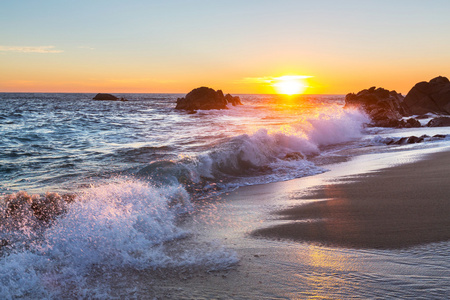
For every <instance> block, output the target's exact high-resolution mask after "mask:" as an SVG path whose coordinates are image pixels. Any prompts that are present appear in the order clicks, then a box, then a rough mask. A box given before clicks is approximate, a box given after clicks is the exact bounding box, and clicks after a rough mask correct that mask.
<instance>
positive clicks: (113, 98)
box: [92, 93, 123, 101]
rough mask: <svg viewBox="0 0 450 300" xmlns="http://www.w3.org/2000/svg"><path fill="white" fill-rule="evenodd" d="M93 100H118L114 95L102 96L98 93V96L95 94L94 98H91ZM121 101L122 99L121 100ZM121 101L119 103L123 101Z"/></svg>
mask: <svg viewBox="0 0 450 300" xmlns="http://www.w3.org/2000/svg"><path fill="white" fill-rule="evenodd" d="M92 99H93V100H113V101H117V100H119V98H117V97H116V96H114V95H111V94H102V93H99V94H97V95H95V97H94V98H92ZM122 99H123V98H122ZM122 99H121V101H123V100H122Z"/></svg>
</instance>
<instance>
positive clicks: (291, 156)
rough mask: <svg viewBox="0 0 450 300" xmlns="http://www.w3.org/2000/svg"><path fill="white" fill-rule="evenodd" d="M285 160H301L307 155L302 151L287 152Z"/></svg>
mask: <svg viewBox="0 0 450 300" xmlns="http://www.w3.org/2000/svg"><path fill="white" fill-rule="evenodd" d="M283 159H284V160H301V159H305V156H304V155H303V154H301V153H300V152H291V153H288V154H286V156H285V157H284V158H283Z"/></svg>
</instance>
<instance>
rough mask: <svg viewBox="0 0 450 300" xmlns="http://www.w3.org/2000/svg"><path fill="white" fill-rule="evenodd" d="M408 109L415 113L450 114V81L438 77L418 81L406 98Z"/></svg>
mask: <svg viewBox="0 0 450 300" xmlns="http://www.w3.org/2000/svg"><path fill="white" fill-rule="evenodd" d="M404 105H405V107H406V109H407V110H408V111H409V112H410V113H411V114H414V115H420V114H426V113H430V112H431V113H437V114H446V115H450V81H449V80H448V79H447V78H446V77H442V76H439V77H436V78H434V79H431V80H430V82H426V81H423V82H419V83H417V84H416V85H415V86H414V87H413V88H412V89H411V90H410V91H409V92H408V94H407V95H406V97H405V99H404Z"/></svg>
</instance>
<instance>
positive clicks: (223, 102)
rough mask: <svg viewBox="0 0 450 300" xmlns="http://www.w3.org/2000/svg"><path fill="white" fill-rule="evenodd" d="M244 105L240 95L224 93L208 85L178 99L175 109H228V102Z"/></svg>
mask: <svg viewBox="0 0 450 300" xmlns="http://www.w3.org/2000/svg"><path fill="white" fill-rule="evenodd" d="M228 103H231V104H232V105H242V103H241V100H240V99H239V97H238V96H235V97H233V96H231V95H230V94H227V95H226V96H224V95H223V92H222V91H221V90H218V91H215V90H213V89H212V88H208V87H199V88H196V89H193V90H192V91H190V92H189V93H188V94H187V95H186V97H184V98H178V99H177V106H176V107H175V109H184V110H189V111H194V110H197V109H203V110H208V109H227V104H228Z"/></svg>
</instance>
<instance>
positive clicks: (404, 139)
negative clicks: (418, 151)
mask: <svg viewBox="0 0 450 300" xmlns="http://www.w3.org/2000/svg"><path fill="white" fill-rule="evenodd" d="M426 137H428V136H426V135H424V136H421V137H417V136H410V137H402V138H401V139H399V140H397V141H395V142H389V143H387V144H388V145H391V144H394V145H405V144H416V143H422V142H423V141H424V139H425V138H426Z"/></svg>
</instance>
